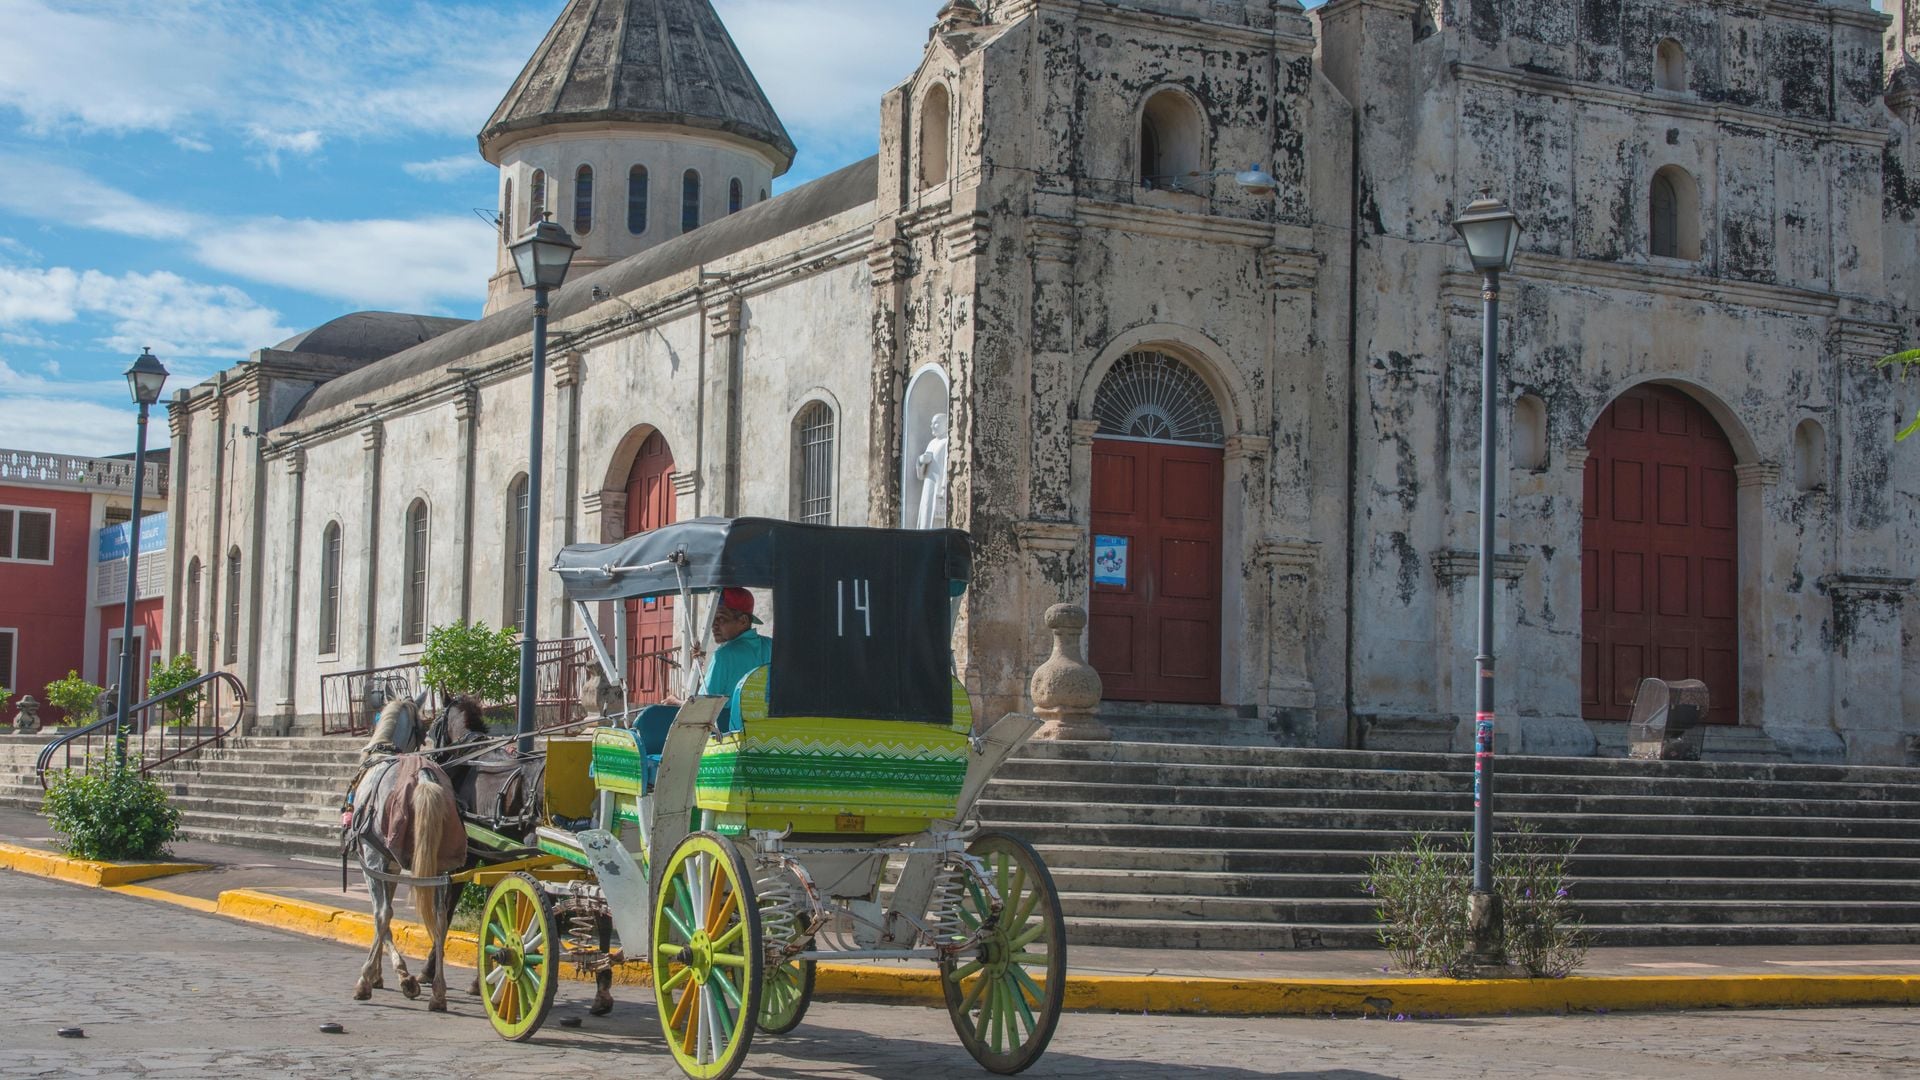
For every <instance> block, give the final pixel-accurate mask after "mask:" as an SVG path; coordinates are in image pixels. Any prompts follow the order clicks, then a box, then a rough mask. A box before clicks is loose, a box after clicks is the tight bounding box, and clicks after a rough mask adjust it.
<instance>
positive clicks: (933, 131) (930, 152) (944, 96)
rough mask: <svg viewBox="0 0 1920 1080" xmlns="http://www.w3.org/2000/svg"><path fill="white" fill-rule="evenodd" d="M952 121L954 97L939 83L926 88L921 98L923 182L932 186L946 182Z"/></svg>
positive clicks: (921, 164)
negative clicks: (924, 94)
mask: <svg viewBox="0 0 1920 1080" xmlns="http://www.w3.org/2000/svg"><path fill="white" fill-rule="evenodd" d="M952 122H953V99H952V97H951V96H950V95H949V94H948V93H947V88H946V87H945V86H941V85H939V84H938V83H936V84H934V85H933V86H932V87H931V88H930V89H928V90H927V96H926V97H925V98H924V99H922V100H921V102H920V186H921V187H922V188H930V187H932V186H934V185H935V184H944V183H946V182H947V168H948V152H949V149H950V147H951V135H950V134H949V130H948V129H949V128H950V127H951V126H952Z"/></svg>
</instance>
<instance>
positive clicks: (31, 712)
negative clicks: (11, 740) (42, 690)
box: [13, 694, 40, 735]
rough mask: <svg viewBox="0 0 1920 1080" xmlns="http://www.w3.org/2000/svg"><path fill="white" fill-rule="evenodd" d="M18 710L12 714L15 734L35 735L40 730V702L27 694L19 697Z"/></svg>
mask: <svg viewBox="0 0 1920 1080" xmlns="http://www.w3.org/2000/svg"><path fill="white" fill-rule="evenodd" d="M19 708H20V711H19V712H17V713H15V714H14V716H13V733H14V734H15V735H35V734H38V733H39V731H40V703H39V702H38V701H35V700H33V695H32V694H28V695H27V696H26V697H23V698H21V699H20V706H19Z"/></svg>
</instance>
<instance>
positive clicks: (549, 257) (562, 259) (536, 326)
mask: <svg viewBox="0 0 1920 1080" xmlns="http://www.w3.org/2000/svg"><path fill="white" fill-rule="evenodd" d="M507 250H508V251H510V252H512V253H513V265H514V267H515V268H517V269H518V270H519V271H520V284H521V285H523V286H525V287H526V288H529V289H532V290H533V415H532V418H531V421H530V424H531V430H530V431H529V433H528V437H527V520H526V522H525V526H524V527H525V528H526V530H527V562H526V566H525V567H524V574H525V577H526V581H525V583H524V584H525V586H526V614H525V616H524V618H525V619H526V626H525V627H524V628H522V629H521V631H520V703H519V706H518V708H517V709H516V710H515V711H516V715H517V718H518V721H519V723H518V727H517V728H516V730H518V731H519V733H520V752H521V753H523V754H530V753H532V752H533V733H534V730H535V728H536V727H537V726H538V724H537V721H536V719H535V717H534V704H535V693H536V688H535V683H534V670H533V669H534V666H535V663H536V662H537V660H538V649H539V643H538V641H537V640H536V639H535V637H534V628H535V626H536V623H535V620H536V619H537V618H538V617H539V616H538V612H539V608H538V606H537V605H538V604H539V602H540V472H541V461H540V457H541V455H540V450H541V438H542V435H543V428H544V426H545V420H546V416H545V414H546V403H547V294H548V293H549V292H550V291H552V290H554V289H557V288H559V287H560V284H561V282H564V281H566V280H567V268H568V267H570V266H572V265H573V253H574V252H576V251H578V250H580V245H579V244H576V243H574V242H573V237H571V236H569V235H567V230H565V229H563V228H561V227H560V226H558V225H555V224H554V223H553V215H552V214H543V215H541V220H540V221H539V222H537V223H535V224H534V226H533V228H531V229H528V230H527V231H526V233H524V234H523V235H522V236H521V237H520V239H518V240H515V241H514V242H513V243H512V244H510V245H508V247H507Z"/></svg>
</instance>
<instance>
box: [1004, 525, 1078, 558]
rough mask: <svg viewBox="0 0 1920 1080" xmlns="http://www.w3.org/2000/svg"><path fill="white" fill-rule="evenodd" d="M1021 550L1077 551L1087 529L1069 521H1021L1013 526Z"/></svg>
mask: <svg viewBox="0 0 1920 1080" xmlns="http://www.w3.org/2000/svg"><path fill="white" fill-rule="evenodd" d="M1013 532H1014V535H1015V536H1016V537H1017V538H1018V539H1019V541H1020V550H1022V551H1052V552H1068V551H1078V550H1080V548H1081V546H1082V545H1084V544H1085V543H1086V542H1087V530H1086V529H1084V528H1082V527H1081V526H1079V525H1076V524H1074V523H1073V522H1071V521H1022V522H1018V523H1016V524H1015V525H1014V527H1013Z"/></svg>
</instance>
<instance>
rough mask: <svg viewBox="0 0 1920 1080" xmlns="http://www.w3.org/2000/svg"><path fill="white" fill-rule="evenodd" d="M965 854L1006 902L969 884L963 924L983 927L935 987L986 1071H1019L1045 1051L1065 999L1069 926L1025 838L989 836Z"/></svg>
mask: <svg viewBox="0 0 1920 1080" xmlns="http://www.w3.org/2000/svg"><path fill="white" fill-rule="evenodd" d="M967 851H968V852H969V853H970V854H972V855H973V856H974V857H975V858H978V859H980V860H981V861H982V862H983V863H985V864H986V869H987V876H988V877H989V879H990V880H992V882H993V887H994V891H995V892H997V893H999V894H1000V897H1001V899H1002V901H1003V903H1002V906H1001V909H1000V914H999V916H998V917H997V918H996V917H995V916H994V914H993V910H992V904H991V902H990V900H989V899H988V895H987V891H986V890H985V889H982V888H981V887H980V884H979V882H977V881H973V880H971V879H969V880H968V882H967V890H966V894H965V895H964V897H963V898H962V900H961V907H960V921H961V923H962V924H963V925H964V926H965V928H966V929H967V930H969V931H972V930H974V929H976V928H984V932H983V933H982V934H981V936H980V942H979V944H977V945H976V946H974V947H973V948H971V949H968V950H966V951H964V952H961V953H959V954H958V955H956V956H951V957H942V958H941V960H940V989H941V992H942V993H943V994H945V996H946V999H947V1013H948V1015H950V1016H951V1017H952V1018H953V1029H954V1030H955V1031H956V1032H959V1034H960V1042H961V1043H962V1045H964V1046H965V1047H966V1048H967V1052H968V1053H970V1054H972V1055H973V1059H974V1060H975V1061H978V1062H979V1063H980V1064H981V1065H983V1066H985V1067H986V1069H987V1070H988V1071H989V1072H996V1073H1001V1074H1003V1075H1011V1074H1013V1073H1017V1072H1020V1071H1021V1070H1022V1069H1025V1068H1027V1067H1028V1066H1029V1065H1032V1064H1033V1063H1034V1062H1036V1061H1038V1060H1040V1055H1041V1054H1043V1053H1045V1052H1046V1049H1047V1042H1048V1040H1050V1039H1052V1038H1053V1029H1054V1026H1055V1025H1056V1024H1058V1023H1059V1021H1060V1008H1061V1005H1062V1004H1064V1002H1065V1000H1066V996H1067V927H1066V918H1065V916H1063V915H1062V914H1061V912H1060V894H1059V892H1057V891H1056V890H1055V889H1054V887H1053V876H1052V875H1051V874H1048V873H1047V866H1046V864H1045V863H1043V862H1041V861H1040V856H1039V854H1038V853H1036V852H1035V851H1034V850H1033V847H1032V846H1031V845H1030V844H1028V843H1027V842H1026V841H1025V840H1021V839H1020V838H1018V837H1015V836H1009V835H1008V834H1006V833H998V832H986V833H981V834H980V835H979V836H977V837H975V838H974V841H973V843H972V844H970V845H968V847H967Z"/></svg>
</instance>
